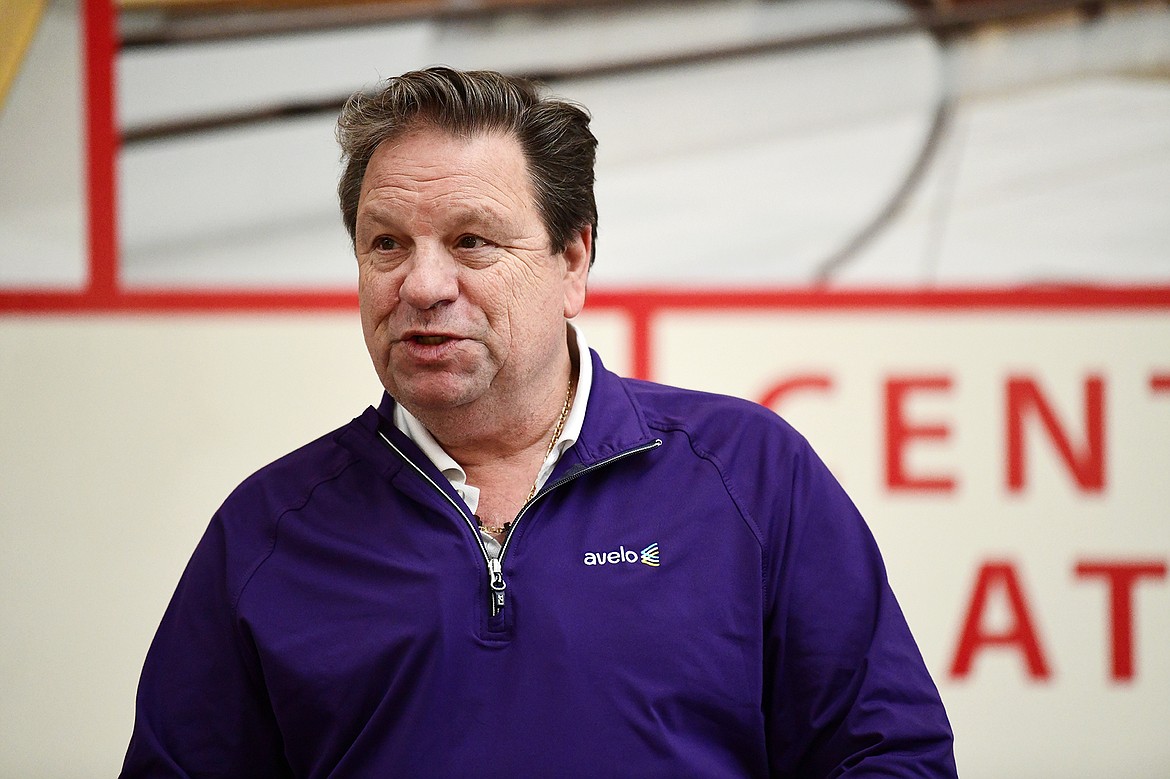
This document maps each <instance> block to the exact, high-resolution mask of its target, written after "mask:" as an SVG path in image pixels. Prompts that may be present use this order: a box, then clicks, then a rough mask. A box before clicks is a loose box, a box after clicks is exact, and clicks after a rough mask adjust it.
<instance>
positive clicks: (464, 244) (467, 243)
mask: <svg viewBox="0 0 1170 779" xmlns="http://www.w3.org/2000/svg"><path fill="white" fill-rule="evenodd" d="M455 245H456V246H458V247H459V248H460V249H482V248H484V247H485V246H487V245H488V242H487V241H486V240H485V239H483V238H480V237H479V236H478V235H464V236H462V237H460V238H459V240H458V241H457V242H456V244H455Z"/></svg>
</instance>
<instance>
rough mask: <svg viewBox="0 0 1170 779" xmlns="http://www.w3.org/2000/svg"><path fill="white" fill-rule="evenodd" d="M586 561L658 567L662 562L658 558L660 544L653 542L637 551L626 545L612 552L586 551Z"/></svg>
mask: <svg viewBox="0 0 1170 779" xmlns="http://www.w3.org/2000/svg"><path fill="white" fill-rule="evenodd" d="M584 563H585V564H586V565H618V564H619V563H642V564H643V565H649V566H651V567H654V568H657V567H658V566H659V565H660V563H659V560H658V544H657V543H653V544H650V546H648V547H646V548H645V549H643V550H642V551H641V552H635V551H634V550H632V549H626V548H625V547H624V546H619V547H618V548H617V549H615V550H613V551H612V552H586V553H585V560H584Z"/></svg>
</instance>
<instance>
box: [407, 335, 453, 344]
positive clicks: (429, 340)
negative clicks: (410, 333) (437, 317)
mask: <svg viewBox="0 0 1170 779" xmlns="http://www.w3.org/2000/svg"><path fill="white" fill-rule="evenodd" d="M411 340H412V341H414V342H415V343H416V344H422V345H423V346H438V345H439V344H441V343H444V342H446V341H450V340H451V339H450V338H448V337H447V336H445V335H416V336H414V337H413V338H412V339H411Z"/></svg>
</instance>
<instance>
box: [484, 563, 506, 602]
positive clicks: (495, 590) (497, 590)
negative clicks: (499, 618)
mask: <svg viewBox="0 0 1170 779" xmlns="http://www.w3.org/2000/svg"><path fill="white" fill-rule="evenodd" d="M507 587H508V584H507V583H506V582H505V581H504V571H503V567H502V566H501V565H500V558H498V557H492V558H490V559H489V560H488V588H489V589H490V593H489V594H490V596H491V602H492V616H493V617H494V616H496V615H497V614H499V613H500V612H501V611H503V610H504V590H505V589H507Z"/></svg>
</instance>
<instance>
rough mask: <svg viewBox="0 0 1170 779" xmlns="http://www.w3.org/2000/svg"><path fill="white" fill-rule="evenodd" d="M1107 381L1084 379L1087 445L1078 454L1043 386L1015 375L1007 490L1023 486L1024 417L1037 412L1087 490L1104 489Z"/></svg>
mask: <svg viewBox="0 0 1170 779" xmlns="http://www.w3.org/2000/svg"><path fill="white" fill-rule="evenodd" d="M1104 408H1105V383H1104V381H1103V380H1102V379H1101V377H1100V376H1090V377H1089V378H1087V379H1085V445H1084V446H1083V447H1081V451H1080V452H1079V453H1078V452H1076V451H1074V450H1073V445H1072V443H1070V442H1069V438H1068V436H1067V435H1065V432H1064V428H1062V427H1061V426H1060V422H1058V421H1057V419H1056V414H1055V413H1054V412H1053V410H1052V407H1051V406H1049V405H1048V401H1047V400H1045V398H1044V396H1043V395H1042V394H1041V393H1040V388H1039V387H1037V386H1036V382H1035V381H1034V380H1032V379H1027V378H1020V377H1012V378H1010V379H1008V384H1007V482H1008V489H1009V490H1011V491H1012V492H1019V491H1020V490H1022V489H1023V488H1024V478H1025V476H1024V472H1025V463H1024V416H1025V415H1026V414H1032V413H1034V414H1036V415H1038V416H1039V417H1040V421H1041V422H1042V423H1044V429H1045V430H1047V431H1048V435H1049V436H1050V437H1051V438H1052V442H1053V443H1054V444H1055V445H1056V451H1057V452H1058V453H1059V454H1060V457H1061V459H1062V460H1064V462H1065V464H1066V465H1067V466H1068V468H1069V470H1070V471H1071V472H1072V475H1073V479H1075V480H1076V483H1077V484H1079V485H1080V486H1081V487H1082V488H1083V489H1084V490H1086V491H1088V492H1100V491H1101V490H1102V489H1104V488H1105V422H1104Z"/></svg>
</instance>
